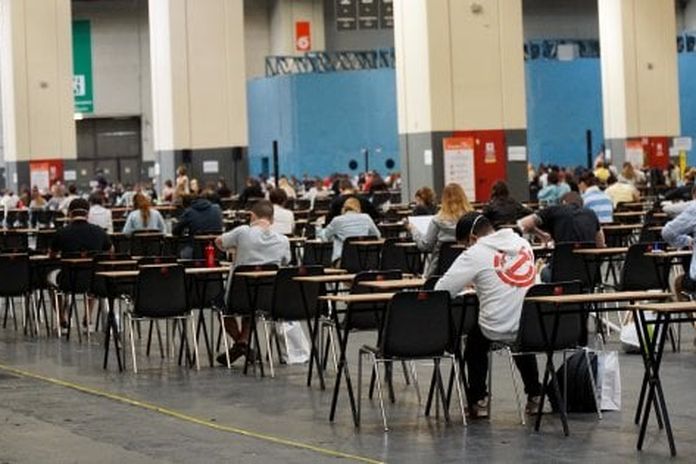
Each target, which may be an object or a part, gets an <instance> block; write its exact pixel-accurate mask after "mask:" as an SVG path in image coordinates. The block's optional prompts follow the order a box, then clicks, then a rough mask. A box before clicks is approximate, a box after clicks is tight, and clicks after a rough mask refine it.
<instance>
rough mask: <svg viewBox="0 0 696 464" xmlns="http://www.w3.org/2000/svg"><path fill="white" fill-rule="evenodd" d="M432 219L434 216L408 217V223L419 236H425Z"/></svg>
mask: <svg viewBox="0 0 696 464" xmlns="http://www.w3.org/2000/svg"><path fill="white" fill-rule="evenodd" d="M433 217H434V216H409V217H408V222H409V223H411V224H413V226H414V227H415V228H416V229H417V230H418V232H420V234H421V235H425V233H426V232H427V231H428V226H429V225H430V221H432V220H433Z"/></svg>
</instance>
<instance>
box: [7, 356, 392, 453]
mask: <svg viewBox="0 0 696 464" xmlns="http://www.w3.org/2000/svg"><path fill="white" fill-rule="evenodd" d="M0 370H3V371H5V372H9V373H12V374H15V375H18V376H21V377H26V378H30V379H35V380H41V381H44V382H48V383H51V384H54V385H59V386H61V387H65V388H70V389H72V390H77V391H79V392H82V393H87V394H90V395H94V396H99V397H101V398H107V399H110V400H112V401H116V402H118V403H123V404H128V405H131V406H135V407H138V408H141V409H146V410H148V411H153V412H157V413H160V414H164V415H166V416H170V417H174V418H176V419H179V420H182V421H186V422H190V423H192V424H196V425H201V426H203V427H208V428H210V429H213V430H217V431H220V432H227V433H233V434H235V435H241V436H244V437H249V438H255V439H257V440H262V441H266V442H269V443H275V444H277V445H284V446H288V447H291V448H297V449H301V450H305V451H312V452H314V453H318V454H323V455H325V456H330V457H333V458H342V459H349V460H351V461H356V462H362V463H365V464H384V463H383V462H382V461H378V460H376V459H370V458H366V457H363V456H357V455H355V454H350V453H343V452H341V451H335V450H332V449H328V448H322V447H320V446H314V445H310V444H308V443H303V442H300V441H295V440H290V439H287V438H281V437H276V436H273V435H266V434H263V433H258V432H253V431H251V430H245V429H242V428H239V427H232V426H228V425H221V424H217V423H215V422H211V421H208V420H205V419H200V418H198V417H194V416H189V415H188V414H185V413H182V412H178V411H175V410H173V409H168V408H165V407H162V406H157V405H156V404H152V403H148V402H145V401H139V400H134V399H132V398H128V397H126V396H121V395H117V394H115V393H110V392H108V391H104V390H100V389H97V388H92V387H88V386H86V385H80V384H78V383H74V382H69V381H67V380H61V379H56V378H53V377H47V376H44V375H41V374H36V373H34V372H29V371H25V370H23V369H17V368H16V367H12V366H7V365H4V364H0Z"/></svg>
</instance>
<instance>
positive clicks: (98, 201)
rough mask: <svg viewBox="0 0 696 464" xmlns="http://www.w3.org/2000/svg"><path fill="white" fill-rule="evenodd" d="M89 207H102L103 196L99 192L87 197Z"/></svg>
mask: <svg viewBox="0 0 696 464" xmlns="http://www.w3.org/2000/svg"><path fill="white" fill-rule="evenodd" d="M89 204H90V205H100V206H101V205H103V204H104V194H103V193H102V192H101V191H97V192H92V193H90V195H89Z"/></svg>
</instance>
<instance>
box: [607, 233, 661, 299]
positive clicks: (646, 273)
mask: <svg viewBox="0 0 696 464" xmlns="http://www.w3.org/2000/svg"><path fill="white" fill-rule="evenodd" d="M661 246H662V247H664V246H666V245H665V244H664V243H662V244H661ZM652 249H653V243H636V244H635V245H631V246H630V247H629V248H628V252H627V253H626V259H625V261H624V265H623V269H622V270H621V277H620V281H619V284H618V285H617V287H616V290H618V291H632V290H666V289H669V270H670V269H669V266H659V265H658V264H657V260H656V259H655V258H651V257H650V256H645V254H646V253H648V252H650V251H652ZM662 249H664V248H662Z"/></svg>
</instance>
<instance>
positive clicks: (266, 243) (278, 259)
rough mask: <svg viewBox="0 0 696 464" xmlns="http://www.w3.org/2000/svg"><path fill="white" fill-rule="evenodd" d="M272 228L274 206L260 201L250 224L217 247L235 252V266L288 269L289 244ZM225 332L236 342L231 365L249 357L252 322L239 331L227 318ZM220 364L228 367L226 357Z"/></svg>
mask: <svg viewBox="0 0 696 464" xmlns="http://www.w3.org/2000/svg"><path fill="white" fill-rule="evenodd" d="M272 224H273V205H272V204H271V202H269V201H267V200H261V201H258V202H256V203H255V204H254V206H253V207H252V209H251V222H250V224H249V225H248V226H240V227H237V228H235V229H233V230H232V231H230V232H227V233H225V234H223V235H221V236H220V237H218V238H217V239H215V245H217V247H218V248H220V249H221V250H225V251H227V250H231V249H234V250H235V259H234V266H243V265H252V266H253V265H258V264H277V265H279V266H284V265H287V264H288V263H289V262H290V241H289V240H288V238H287V237H286V236H284V235H282V234H279V233H277V232H274V231H273V230H271V225H272ZM231 275H232V274H230V277H231ZM230 282H231V280H230V281H228V286H227V291H229V287H230V285H229V284H230ZM225 330H226V331H227V333H228V334H230V336H231V337H232V338H233V339H234V341H235V344H234V346H233V347H232V348H230V353H229V356H230V362H234V361H236V360H237V359H239V358H240V357H241V356H242V355H244V354H245V353H246V346H247V340H249V333H250V330H251V325H250V319H249V318H246V317H245V318H244V319H243V320H242V328H241V330H240V328H239V326H238V325H237V320H236V319H235V318H226V319H225ZM218 362H220V363H221V364H227V359H226V357H225V353H223V354H222V355H220V356H218Z"/></svg>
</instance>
